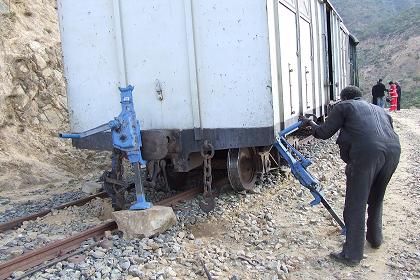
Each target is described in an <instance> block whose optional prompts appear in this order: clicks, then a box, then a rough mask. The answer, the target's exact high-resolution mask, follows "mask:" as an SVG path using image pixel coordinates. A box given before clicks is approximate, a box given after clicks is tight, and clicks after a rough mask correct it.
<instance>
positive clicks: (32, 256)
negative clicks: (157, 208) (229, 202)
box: [0, 187, 203, 280]
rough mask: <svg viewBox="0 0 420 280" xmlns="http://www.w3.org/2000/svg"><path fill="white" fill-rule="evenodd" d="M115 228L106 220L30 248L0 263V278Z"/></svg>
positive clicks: (169, 202) (171, 201)
mask: <svg viewBox="0 0 420 280" xmlns="http://www.w3.org/2000/svg"><path fill="white" fill-rule="evenodd" d="M202 190H203V189H202V188H201V187H197V188H193V189H190V190H188V191H185V192H183V193H180V194H177V195H175V196H173V197H170V198H167V199H164V200H162V201H159V202H157V203H156V204H157V205H162V206H174V205H176V204H178V203H180V202H181V201H184V200H188V199H191V198H193V197H195V196H197V195H198V194H199V193H201V192H202ZM115 229H117V224H116V223H115V222H114V221H111V222H107V223H105V224H102V225H99V226H96V227H94V228H91V229H89V230H86V231H84V232H81V233H78V234H76V235H73V236H71V237H69V238H66V239H63V240H59V241H55V242H52V243H50V244H47V245H46V246H45V247H42V248H39V249H35V250H32V251H30V252H27V253H25V254H23V255H21V256H19V257H16V258H14V259H11V260H9V261H6V262H4V263H0V280H3V279H6V278H7V277H9V276H10V275H11V274H12V273H13V272H14V271H25V270H27V269H30V268H33V267H35V266H38V265H40V264H42V263H44V262H45V261H49V260H51V259H54V258H61V259H63V256H65V255H66V254H69V253H70V252H71V251H73V250H75V249H77V248H79V247H80V244H82V243H83V242H84V241H86V240H87V239H90V238H96V239H99V238H102V237H103V236H104V234H105V232H106V231H112V230H115Z"/></svg>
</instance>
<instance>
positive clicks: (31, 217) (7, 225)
mask: <svg viewBox="0 0 420 280" xmlns="http://www.w3.org/2000/svg"><path fill="white" fill-rule="evenodd" d="M106 196H108V195H107V193H106V192H100V193H97V194H94V195H90V196H87V197H84V198H81V199H78V200H75V201H72V202H68V203H65V204H62V205H60V206H57V207H53V208H51V209H47V210H44V211H41V212H38V213H35V214H32V215H29V216H25V217H21V218H17V219H15V220H11V221H9V222H6V223H3V224H0V232H3V231H6V230H11V229H14V228H16V227H18V226H21V225H22V224H23V222H25V221H32V220H36V219H37V218H39V217H43V216H45V215H47V214H49V213H51V211H52V210H60V209H64V208H67V207H70V206H80V205H83V204H86V203H88V202H89V201H91V200H93V199H95V198H97V197H100V198H103V197H106Z"/></svg>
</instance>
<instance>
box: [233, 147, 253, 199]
mask: <svg viewBox="0 0 420 280" xmlns="http://www.w3.org/2000/svg"><path fill="white" fill-rule="evenodd" d="M227 161H228V162H227V165H228V177H229V181H230V184H231V186H232V188H233V189H234V190H235V191H238V192H239V191H252V190H253V189H254V188H255V181H256V180H257V174H258V169H259V167H258V166H259V164H258V155H257V153H256V151H255V149H254V148H239V149H229V152H228V157H227Z"/></svg>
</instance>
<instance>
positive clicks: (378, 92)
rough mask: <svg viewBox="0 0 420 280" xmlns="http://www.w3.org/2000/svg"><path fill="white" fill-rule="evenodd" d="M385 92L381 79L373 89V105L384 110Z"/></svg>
mask: <svg viewBox="0 0 420 280" xmlns="http://www.w3.org/2000/svg"><path fill="white" fill-rule="evenodd" d="M385 91H386V88H385V85H384V84H383V83H382V79H379V81H378V83H377V84H376V85H374V86H373V87H372V104H374V105H378V106H379V107H381V108H384V106H385V101H384V97H385Z"/></svg>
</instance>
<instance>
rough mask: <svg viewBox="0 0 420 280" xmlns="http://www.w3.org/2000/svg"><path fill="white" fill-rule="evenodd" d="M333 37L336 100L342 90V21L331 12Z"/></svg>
mask: <svg viewBox="0 0 420 280" xmlns="http://www.w3.org/2000/svg"><path fill="white" fill-rule="evenodd" d="M331 33H332V34H331V36H332V55H333V78H334V81H333V89H334V95H333V96H334V100H338V99H339V98H340V88H341V81H340V77H341V63H340V56H341V49H340V20H339V18H338V16H337V14H336V13H335V12H334V11H333V12H331Z"/></svg>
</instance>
